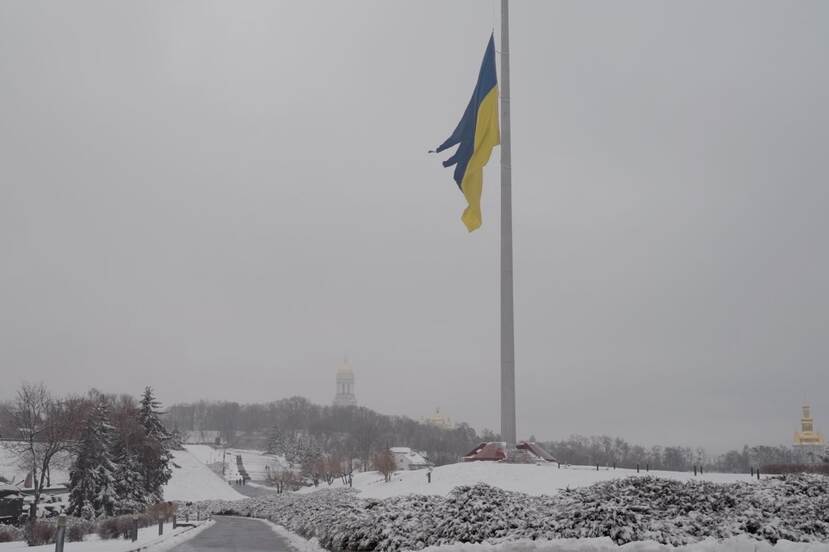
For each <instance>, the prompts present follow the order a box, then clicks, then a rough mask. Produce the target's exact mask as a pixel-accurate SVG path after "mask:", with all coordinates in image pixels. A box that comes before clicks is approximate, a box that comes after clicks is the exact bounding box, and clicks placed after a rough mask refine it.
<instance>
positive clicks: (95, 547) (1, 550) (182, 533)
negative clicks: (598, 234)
mask: <svg viewBox="0 0 829 552" xmlns="http://www.w3.org/2000/svg"><path fill="white" fill-rule="evenodd" d="M212 524H213V522H212V521H205V522H202V523H201V524H200V525H197V526H196V527H195V528H193V527H179V528H177V529H172V527H171V526H168V527H165V533H164V535H162V536H160V537H159V536H158V527H155V526H153V527H144V528H142V529H139V530H138V540H137V541H136V542H132V541H131V540H125V539H109V540H101V539H100V538H99V537H98V536H97V535H89V536H88V537H87V540H85V541H84V542H66V543H64V546H63V549H64V550H65V551H66V552H73V551H77V552H126V551H127V550H135V549H136V548H138V547H147V550H148V551H152V552H164V551H165V550H170V549H171V548H173V547H174V546H178V545H179V544H181V543H182V542H184V541H186V540H189V539H191V538H193V537H195V536H196V535H197V534H199V533H200V532H201V531H203V530H204V529H206V528H207V527H209V526H210V525H212ZM54 549H55V545H54V544H44V545H43V546H27V545H26V543H25V542H23V541H16V542H7V543H2V544H0V552H13V551H14V552H17V551H20V552H22V551H23V550H26V551H31V552H52V551H53V550H54Z"/></svg>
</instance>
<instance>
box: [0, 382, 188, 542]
mask: <svg viewBox="0 0 829 552" xmlns="http://www.w3.org/2000/svg"><path fill="white" fill-rule="evenodd" d="M161 414H162V413H161V405H160V403H159V402H158V400H157V399H156V398H155V396H154V394H153V390H152V389H151V388H149V387H147V388H146V389H145V390H144V393H143V395H142V396H141V398H140V400H138V401H137V400H136V399H135V398H134V397H132V396H129V395H118V396H116V395H106V394H103V393H101V392H99V391H97V390H94V389H93V390H91V391H90V392H89V393H87V394H86V395H84V396H66V397H59V396H55V395H53V394H52V393H50V392H49V390H48V389H47V388H46V387H45V386H44V385H43V384H34V385H33V384H24V385H23V386H22V387H21V388H20V390H19V391H18V393H17V397H16V398H15V399H14V400H13V401H11V402H9V403H5V404H2V405H0V435H2V436H3V438H4V439H6V441H5V442H4V443H3V446H4V447H7V448H9V449H11V450H12V451H13V452H15V453H16V454H17V455H18V456H19V457H20V459H21V465H24V466H25V467H26V469H27V470H28V471H29V475H28V477H27V479H28V480H30V481H31V486H32V488H33V497H32V498H33V500H32V502H31V503H30V505H29V512H28V518H29V521H30V523H29V524H28V526H29V527H31V526H32V525H33V524H34V521H35V519H36V518H37V512H38V503H39V502H40V499H41V496H42V494H43V490H44V489H45V488H47V487H49V486H50V484H51V481H50V479H51V477H50V474H51V471H52V469H55V468H59V467H60V468H67V467H68V468H69V475H70V483H69V490H70V497H69V503H70V504H69V509H68V512H67V513H69V514H72V515H75V516H79V517H84V518H86V519H90V520H91V519H95V518H101V517H107V516H111V515H117V514H125V513H133V512H140V511H143V510H144V509H145V508H146V507H147V506H149V505H152V504H155V503H157V502H159V501H161V500H162V488H163V486H164V485H165V484H166V483H167V481H169V479H170V477H171V474H172V472H171V460H172V453H171V450H172V449H173V448H174V447H175V446H176V439H175V436H174V434H172V433H171V432H169V431H168V430H167V428H166V427H165V426H164V424H163V423H162V422H161ZM61 462H68V466H67V465H61ZM16 483H19V482H16Z"/></svg>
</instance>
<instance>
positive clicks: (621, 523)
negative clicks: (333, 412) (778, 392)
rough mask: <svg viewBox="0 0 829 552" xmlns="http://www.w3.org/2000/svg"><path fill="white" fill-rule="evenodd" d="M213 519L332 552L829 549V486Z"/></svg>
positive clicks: (595, 493) (432, 502)
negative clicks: (487, 546) (256, 524)
mask: <svg viewBox="0 0 829 552" xmlns="http://www.w3.org/2000/svg"><path fill="white" fill-rule="evenodd" d="M205 506H206V507H207V508H208V509H210V510H211V511H212V512H213V513H217V514H219V513H230V514H237V515H249V516H252V517H263V518H268V519H271V520H272V521H274V522H275V523H279V524H280V525H283V526H285V527H287V528H288V529H290V530H292V531H294V532H296V533H298V534H300V535H302V536H304V537H306V538H316V539H317V540H318V541H319V544H320V545H321V546H323V547H325V548H327V549H329V550H384V551H385V550H388V551H398V550H420V549H422V548H425V547H427V546H436V545H447V544H453V543H458V542H460V543H499V542H511V541H515V540H519V539H531V540H537V539H548V540H549V539H560V538H577V539H584V538H595V537H607V538H609V539H611V540H612V541H613V542H615V543H616V544H625V543H628V542H633V541H655V542H658V543H662V544H670V545H685V544H691V543H696V542H699V541H702V540H703V539H706V538H713V539H727V538H730V537H735V536H739V535H744V536H747V537H749V538H752V539H755V540H757V541H767V542H769V543H775V542H777V541H778V540H779V539H785V540H788V541H796V542H797V541H799V542H829V479H827V478H825V477H821V476H810V475H799V476H786V477H782V478H775V479H767V480H764V481H760V482H758V483H756V484H748V483H732V484H716V483H711V482H704V481H703V482H679V481H673V480H666V479H660V478H654V477H629V478H626V479H616V480H612V481H606V482H602V483H598V484H594V485H592V486H590V487H586V488H581V489H575V490H565V491H562V492H561V493H559V494H558V495H555V496H530V495H526V494H523V493H517V492H511V491H505V490H502V489H498V488H494V487H490V486H488V485H485V484H477V485H474V486H462V487H458V488H456V489H455V490H454V491H452V492H451V493H450V494H449V496H448V497H443V496H436V495H406V496H398V497H392V498H388V499H385V500H376V499H363V498H360V497H359V496H357V494H356V493H354V492H348V491H346V490H322V491H318V492H316V493H312V494H308V495H299V494H284V495H275V496H263V497H258V498H253V499H247V500H241V501H235V502H212V503H209V504H207V505H202V507H203V508H204V507H205Z"/></svg>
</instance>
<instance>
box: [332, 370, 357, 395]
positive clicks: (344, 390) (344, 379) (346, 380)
mask: <svg viewBox="0 0 829 552" xmlns="http://www.w3.org/2000/svg"><path fill="white" fill-rule="evenodd" d="M334 406H357V397H355V396H354V370H352V369H351V366H350V365H349V364H348V361H347V360H345V361H343V364H342V366H340V367H339V368H337V394H336V395H334Z"/></svg>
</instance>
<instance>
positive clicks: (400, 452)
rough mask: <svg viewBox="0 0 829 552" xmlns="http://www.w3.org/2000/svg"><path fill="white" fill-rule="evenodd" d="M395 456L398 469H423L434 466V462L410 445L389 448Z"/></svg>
mask: <svg viewBox="0 0 829 552" xmlns="http://www.w3.org/2000/svg"><path fill="white" fill-rule="evenodd" d="M389 450H390V451H391V453H392V456H394V463H395V464H396V468H395V469H396V470H398V471H404V470H422V469H425V468H428V467H431V466H432V463H431V462H429V461H428V460H426V458H425V457H424V456H423V455H422V454H421V453H419V452H415V451H413V450H412V449H410V448H409V447H392V448H390V449H389Z"/></svg>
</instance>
